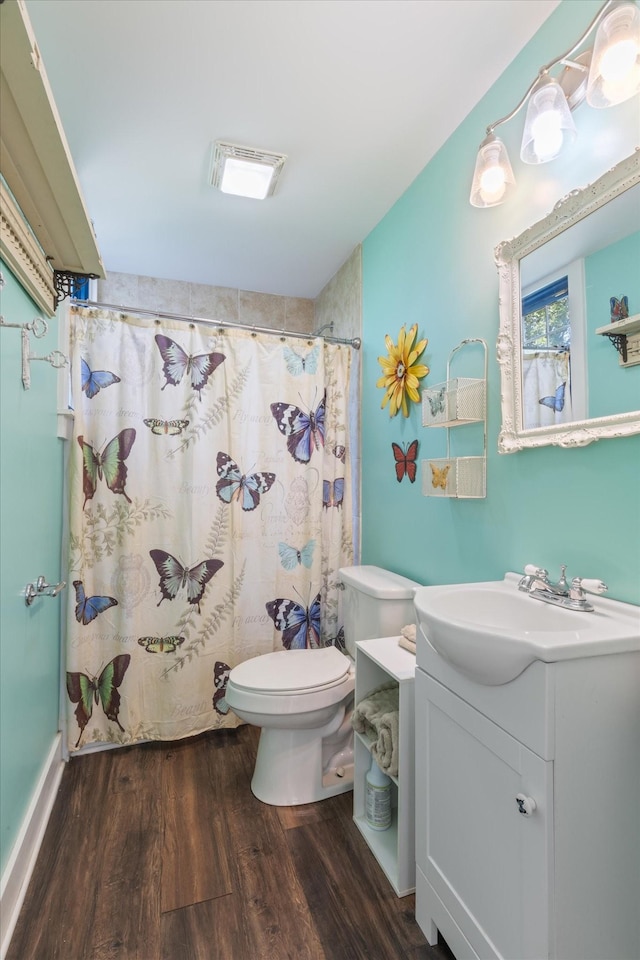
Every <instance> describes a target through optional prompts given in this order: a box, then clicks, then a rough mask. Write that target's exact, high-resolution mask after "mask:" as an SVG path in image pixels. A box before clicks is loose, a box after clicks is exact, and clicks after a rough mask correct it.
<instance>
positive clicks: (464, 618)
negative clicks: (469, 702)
mask: <svg viewBox="0 0 640 960" xmlns="http://www.w3.org/2000/svg"><path fill="white" fill-rule="evenodd" d="M519 579H520V576H519V575H518V574H515V573H508V574H507V575H506V576H505V578H504V580H495V581H487V582H486V583H456V584H449V585H445V586H434V587H419V588H418V590H416V594H415V601H414V602H415V607H416V613H417V618H418V624H419V626H420V627H421V628H422V630H423V632H424V634H425V636H426V638H427V640H428V641H429V643H430V644H431V646H432V647H434V649H435V650H437V652H438V653H439V654H440V656H442V657H443V658H444V659H445V660H447V661H448V662H449V663H451V664H452V665H453V666H454V667H456V669H458V670H459V671H460V672H461V673H463V674H465V675H466V676H468V677H470V678H471V679H473V680H476V681H477V682H478V683H484V684H501V683H508V682H509V681H510V680H513V679H514V678H515V677H517V676H518V675H519V674H520V673H522V671H523V670H525V669H526V667H528V666H529V664H530V663H533V661H534V660H542V661H544V662H545V663H554V662H555V661H557V660H575V659H578V658H579V657H595V656H601V655H603V654H609V653H624V652H628V651H631V650H640V607H636V606H634V605H633V604H630V603H621V602H620V601H618V600H609V599H606V598H603V597H595V596H591V595H590V596H589V602H590V603H592V604H593V606H594V611H593V613H586V612H582V611H576V610H567V609H564V608H563V607H557V606H553V605H551V604H549V603H544V602H543V601H541V600H537V599H535V598H533V597H530V596H529V595H528V594H526V593H523V592H522V591H520V590H518V581H519ZM419 660H420V656H419V653H418V662H419Z"/></svg>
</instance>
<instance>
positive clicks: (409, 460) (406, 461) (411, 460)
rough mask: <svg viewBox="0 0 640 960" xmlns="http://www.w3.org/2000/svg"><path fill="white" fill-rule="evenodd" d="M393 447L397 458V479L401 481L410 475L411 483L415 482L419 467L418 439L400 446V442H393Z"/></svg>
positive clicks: (394, 457) (394, 455) (395, 458)
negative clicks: (417, 458)
mask: <svg viewBox="0 0 640 960" xmlns="http://www.w3.org/2000/svg"><path fill="white" fill-rule="evenodd" d="M391 449H392V450H393V459H394V460H395V467H396V480H397V481H398V483H400V481H401V480H403V479H404V478H405V477H409V480H410V481H411V483H415V480H416V471H417V469H418V467H417V464H416V457H417V456H418V441H417V440H412V441H411V443H408V444H406V445H404V446H402V447H401V446H400V444H398V443H393V442H392V443H391Z"/></svg>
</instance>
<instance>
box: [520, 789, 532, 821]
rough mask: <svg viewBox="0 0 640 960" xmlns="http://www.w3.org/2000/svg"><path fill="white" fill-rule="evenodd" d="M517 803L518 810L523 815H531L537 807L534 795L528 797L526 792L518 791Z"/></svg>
mask: <svg viewBox="0 0 640 960" xmlns="http://www.w3.org/2000/svg"><path fill="white" fill-rule="evenodd" d="M516 803H517V804H518V812H519V813H521V814H522V816H523V817H530V816H531V814H532V813H533V811H534V810H535V808H536V802H535V800H534V799H533V797H526V796H525V795H524V793H518V794H517V795H516Z"/></svg>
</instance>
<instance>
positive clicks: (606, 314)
mask: <svg viewBox="0 0 640 960" xmlns="http://www.w3.org/2000/svg"><path fill="white" fill-rule="evenodd" d="M584 280H585V289H586V298H587V331H588V333H587V344H588V348H589V349H588V351H587V356H588V362H589V410H590V411H591V413H592V416H597V417H608V416H610V415H611V414H613V413H616V412H617V411H620V410H637V409H638V407H639V406H640V364H637V365H635V366H632V367H621V366H620V364H619V356H618V352H617V350H616V349H615V347H614V346H613V345H612V343H611V341H610V340H609V339H608V338H607V337H601V336H598V335H597V334H594V332H593V331H594V330H596V329H597V328H598V327H604V326H606V325H607V324H608V323H609V320H610V316H611V305H610V299H611V297H617V298H618V300H619V299H620V298H621V297H623V296H627V297H628V298H629V313H630V314H635V313H640V231H638V232H637V233H634V234H632V235H631V236H630V237H625V238H624V239H623V240H619V241H618V243H613V244H611V245H610V246H608V247H605V249H604V250H599V251H598V252H597V253H594V254H592V255H591V256H590V257H585V261H584Z"/></svg>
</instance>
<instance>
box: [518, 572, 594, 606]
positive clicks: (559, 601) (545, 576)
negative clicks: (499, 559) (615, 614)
mask: <svg viewBox="0 0 640 960" xmlns="http://www.w3.org/2000/svg"><path fill="white" fill-rule="evenodd" d="M566 569H567V567H566V564H562V567H561V568H560V578H559V580H558V582H557V583H552V582H551V581H550V580H549V573H548V571H547V570H545V569H544V568H543V567H535V566H533V565H532V564H527V566H526V567H525V568H524V576H523V577H522V578H521V579H520V581H519V583H518V589H519V590H523V591H524V592H525V593H528V594H529V596H530V597H534V598H535V599H536V600H543V601H544V602H545V603H553V604H555V605H556V606H558V607H566V608H567V609H569V610H583V611H585V612H587V613H590V612H592V611H593V605H592V604H591V603H589V601H588V600H587V592H589V593H606V592H607V590H608V587H607V585H606V583H603V582H602V580H586V579H584V578H582V577H574V578H573V580H572V581H571V583H569V582H568V581H567V578H566V575H565V573H566Z"/></svg>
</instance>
